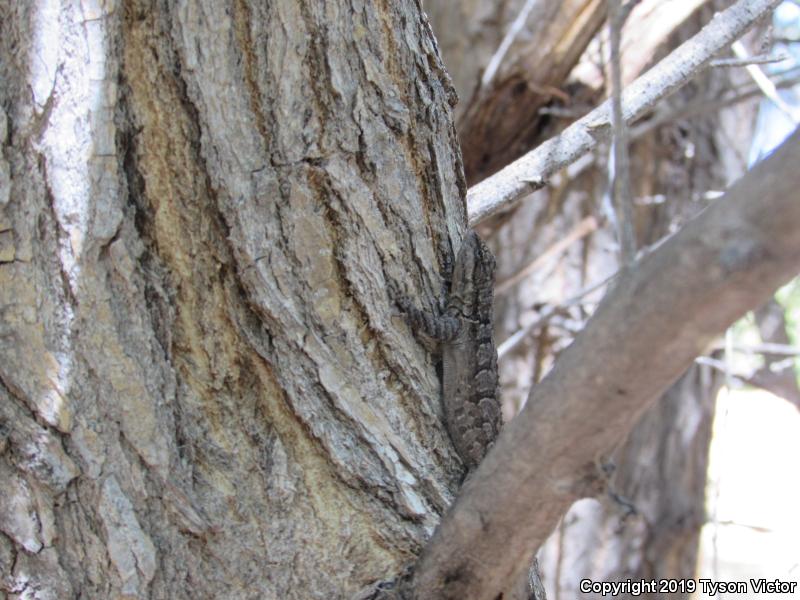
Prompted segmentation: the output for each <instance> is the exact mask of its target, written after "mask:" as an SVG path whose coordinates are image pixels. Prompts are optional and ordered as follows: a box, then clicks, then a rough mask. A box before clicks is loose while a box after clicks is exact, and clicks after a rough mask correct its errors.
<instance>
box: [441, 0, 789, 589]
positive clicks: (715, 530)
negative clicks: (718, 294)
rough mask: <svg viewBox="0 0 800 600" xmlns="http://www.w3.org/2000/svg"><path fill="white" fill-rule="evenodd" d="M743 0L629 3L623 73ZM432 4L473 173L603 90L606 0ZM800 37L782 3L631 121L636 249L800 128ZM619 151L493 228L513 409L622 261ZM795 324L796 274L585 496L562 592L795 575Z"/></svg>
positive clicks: (732, 333)
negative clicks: (615, 166)
mask: <svg viewBox="0 0 800 600" xmlns="http://www.w3.org/2000/svg"><path fill="white" fill-rule="evenodd" d="M731 4H732V2H722V1H717V0H710V1H709V0H642V1H638V2H637V1H629V2H628V3H623V6H622V10H623V12H624V13H625V15H626V17H627V18H626V20H625V24H624V27H623V28H622V32H621V69H622V80H623V84H624V85H627V84H629V83H630V82H631V81H633V80H635V79H636V78H637V77H638V76H639V75H641V74H642V73H643V72H645V71H646V70H647V69H649V68H650V67H651V66H652V65H654V64H656V63H657V62H658V61H659V60H661V59H662V58H664V57H665V56H667V55H668V54H669V53H670V52H671V51H672V50H673V49H674V48H676V47H677V46H678V45H680V44H681V43H682V42H683V41H685V40H687V39H689V38H690V37H691V36H693V35H694V34H695V33H697V31H699V29H700V28H701V27H702V26H703V25H704V24H706V23H708V21H709V20H710V19H711V17H712V16H713V14H714V13H715V11H719V10H722V9H724V8H726V7H727V6H729V5H731ZM425 10H426V12H427V13H428V16H429V18H430V21H431V24H432V26H433V28H434V32H435V34H436V37H437V39H438V42H439V45H440V50H441V52H442V54H443V57H444V60H445V64H446V65H447V68H448V70H449V72H450V75H451V77H452V79H453V82H454V85H455V87H456V89H457V92H458V95H459V99H460V100H459V103H458V105H457V106H456V108H455V112H456V118H457V124H458V129H459V136H460V138H461V143H462V151H463V159H464V166H465V170H466V175H467V179H468V181H469V183H470V185H473V184H475V183H477V182H479V181H481V180H482V179H484V178H485V177H487V176H489V175H491V174H492V173H494V172H496V171H497V170H499V169H500V168H502V167H503V166H505V165H506V164H508V163H509V162H511V161H512V160H514V159H515V158H517V157H519V156H521V155H522V154H524V153H525V152H527V151H528V150H530V149H532V148H534V147H536V146H537V145H539V144H540V143H541V142H543V141H545V140H547V139H548V138H550V137H552V136H554V135H556V134H558V133H559V132H560V131H562V130H563V129H564V128H565V127H567V126H568V125H569V124H570V123H572V122H573V121H575V120H576V119H578V118H580V117H581V116H583V115H584V114H586V113H587V112H588V111H589V110H590V109H591V108H593V107H595V106H596V105H597V104H599V103H600V102H602V101H603V100H604V99H605V98H606V97H607V96H608V95H609V93H610V85H609V81H610V75H609V73H610V71H609V59H608V57H609V37H608V35H609V34H608V30H607V28H606V27H605V19H606V6H605V3H602V2H596V1H592V0H563V1H557V2H556V1H550V0H507V1H502V0H498V1H495V2H486V1H483V0H458V1H453V2H447V3H444V2H430V1H429V2H426V3H425ZM799 40H800V6H798V3H797V2H793V1H786V2H783V4H781V5H780V6H779V8H778V10H777V11H776V12H775V13H774V15H771V16H770V18H767V19H764V20H763V21H762V22H761V23H760V24H759V25H758V26H757V27H756V28H754V29H753V30H752V31H751V32H750V33H749V34H748V35H747V36H746V37H745V38H743V39H742V40H740V41H739V42H737V43H736V44H734V45H733V47H731V48H730V49H729V51H728V52H727V53H725V54H723V55H721V56H719V57H718V60H717V62H715V63H713V64H712V65H711V66H710V67H709V68H707V69H705V70H703V71H702V72H701V73H700V74H699V75H698V76H697V77H696V78H695V79H694V80H693V82H692V83H691V84H690V85H688V86H686V87H684V88H682V89H681V90H679V91H678V92H677V93H676V94H674V95H673V96H671V97H670V98H668V99H667V100H665V101H663V102H662V103H660V104H659V105H658V106H657V107H656V108H655V109H654V110H653V111H652V112H651V113H650V114H648V115H647V116H646V117H645V118H643V119H641V120H640V121H638V122H636V123H634V124H633V125H632V126H631V127H630V128H629V131H628V135H629V139H630V149H629V153H630V159H629V162H630V179H631V184H630V185H631V196H632V200H633V225H634V232H635V238H636V248H637V249H638V250H639V252H647V250H648V248H651V247H653V246H654V245H657V244H659V243H660V242H661V241H663V240H664V239H665V238H666V237H667V236H669V235H670V234H671V233H673V232H674V231H676V230H677V229H678V228H679V227H680V226H681V225H682V224H683V223H685V222H686V221H687V220H688V219H691V218H692V216H694V215H695V214H697V213H698V212H699V211H701V210H702V209H703V208H704V207H705V206H707V205H708V203H709V202H710V201H712V200H713V199H715V198H717V197H719V196H720V195H721V194H722V192H723V191H724V190H725V188H726V187H727V186H728V185H729V184H730V183H731V182H733V181H735V180H736V179H738V178H739V177H741V176H742V174H743V173H744V172H745V171H746V170H747V169H748V168H749V166H751V165H752V164H753V163H754V162H755V161H757V160H758V159H759V158H760V157H763V156H764V155H766V154H768V153H769V152H770V151H771V150H772V149H773V148H774V147H775V146H776V145H777V144H779V143H780V142H781V140H782V139H783V138H784V137H786V136H787V135H788V134H789V133H791V132H792V131H793V130H794V129H795V128H796V127H797V123H798V117H799V115H800V102H799V101H798V99H799V96H798V92H797V89H798V88H797V82H798V80H799V79H798V78H800V62H798V59H799V58H800V55H799V54H798V41H799ZM609 151H610V149H609V147H608V146H605V147H600V148H599V149H598V150H597V151H596V152H594V153H593V154H591V155H589V156H585V157H583V158H582V159H580V160H579V161H578V162H576V163H574V164H573V165H571V166H570V167H569V168H567V169H565V170H564V171H562V172H561V173H559V174H558V175H557V176H556V177H555V178H553V179H552V180H551V181H550V182H548V183H549V185H547V186H546V187H545V188H544V189H542V190H540V191H537V192H535V193H534V194H533V197H532V198H529V199H528V200H527V201H525V202H523V203H521V204H520V205H518V207H517V208H515V209H512V210H509V211H507V212H506V213H505V214H502V215H499V216H497V217H495V218H493V219H492V220H491V221H490V222H489V223H486V224H482V225H481V228H480V233H481V235H482V236H483V237H484V239H487V240H489V241H490V243H491V245H492V248H493V250H494V252H495V255H496V256H497V258H498V280H497V287H496V309H495V310H496V324H497V325H496V326H497V332H496V337H497V341H498V346H499V350H500V370H501V382H502V386H503V389H502V397H503V399H504V403H505V406H504V411H505V417H506V419H509V418H512V417H513V415H514V414H516V413H517V412H518V411H519V410H520V408H521V407H522V406H523V404H524V402H525V399H526V398H527V396H528V393H529V392H530V389H531V387H532V386H535V385H536V383H537V381H539V380H540V379H541V378H542V376H543V375H544V374H545V373H546V372H547V371H548V369H549V368H550V366H551V365H552V364H553V361H554V359H555V358H556V357H557V356H558V354H559V353H560V352H561V351H562V350H563V349H564V348H565V347H566V346H568V345H569V344H570V343H571V341H572V339H573V338H574V336H575V335H576V334H577V333H578V332H579V331H580V330H581V329H582V327H583V325H584V323H585V322H586V320H587V318H588V317H589V316H590V315H591V313H592V311H593V310H594V308H595V306H596V304H597V302H598V301H599V299H600V298H601V297H602V295H603V293H604V291H605V288H606V286H607V285H608V283H609V282H610V281H612V280H613V275H614V273H615V272H616V271H617V269H618V268H619V244H618V242H617V238H616V235H615V228H614V223H615V222H616V221H617V218H618V216H617V215H616V214H615V211H614V208H613V207H612V202H611V201H610V197H609V196H610V193H609V190H610V184H609V178H610V173H609V171H610V169H609V159H608V156H609ZM753 202H758V198H753ZM798 319H800V286H799V285H798V282H797V281H794V282H792V283H790V284H789V285H787V286H785V287H784V288H783V289H782V290H780V292H779V293H778V294H777V295H776V296H775V298H774V299H773V300H772V301H770V302H769V303H768V304H767V305H765V306H763V307H762V308H760V309H759V310H757V311H755V312H753V313H752V314H750V315H748V316H747V317H746V318H744V319H743V320H742V321H741V322H739V323H737V324H736V325H735V326H734V327H732V328H731V329H730V330H729V332H728V333H727V335H726V336H724V339H719V340H716V341H715V342H714V343H712V344H711V345H710V346H709V347H708V348H707V350H706V352H705V353H704V355H703V356H702V357H699V358H698V359H697V361H696V363H695V365H694V366H693V367H692V368H691V369H690V370H689V371H688V372H687V373H686V374H685V375H684V376H683V378H681V379H680V380H679V381H678V382H677V383H676V384H675V385H674V386H673V388H672V389H671V390H670V391H669V392H668V393H667V394H666V395H665V397H664V398H663V399H662V401H661V402H659V403H658V404H657V405H655V406H654V407H653V408H652V410H650V411H649V412H648V413H647V414H646V415H644V417H643V418H642V419H641V421H640V423H639V424H638V426H637V428H636V429H635V430H634V431H633V432H632V433H631V435H630V436H629V438H628V439H627V440H626V441H625V442H624V443H623V444H621V445H620V446H619V447H618V448H617V451H616V453H615V456H614V460H613V464H614V470H613V475H612V476H611V478H610V481H609V485H608V490H607V494H606V495H605V497H604V498H603V499H602V500H600V501H598V500H582V501H579V502H577V503H576V504H575V505H574V506H573V507H572V509H571V510H570V511H569V512H568V514H567V515H566V516H565V517H564V518H563V520H562V521H561V523H560V524H559V526H558V527H557V528H556V530H555V531H554V532H553V534H552V536H551V538H550V540H549V541H548V543H547V544H546V545H545V547H543V548H542V550H541V552H540V554H539V561H540V568H541V571H542V577H543V580H544V583H545V586H546V588H547V592H548V597H549V598H551V599H552V600H558V599H561V598H575V597H589V595H588V594H581V593H580V592H579V591H578V584H579V582H580V580H581V579H583V578H590V579H594V580H605V581H612V580H614V581H619V580H625V579H627V578H632V579H639V578H645V579H651V578H656V579H659V578H660V579H665V578H686V577H694V578H699V577H704V578H709V579H712V580H714V581H731V580H746V579H748V578H750V577H766V578H767V579H775V578H778V579H781V580H784V581H800V518H799V517H798V515H797V509H796V507H797V506H800V478H798V476H797V473H798V460H797V457H798V455H799V454H800V453H799V452H798V450H800V415H798V409H800V392H799V391H798V360H797V357H798V340H797V331H798V328H797V324H798ZM598 415H602V406H598ZM532 510H535V507H532ZM671 597H680V594H674V595H671ZM695 597H697V598H702V597H707V596H706V595H703V594H696V595H695ZM726 597H746V596H744V595H740V596H735V595H728V596H726ZM753 597H755V596H753ZM759 597H764V595H759ZM781 597H783V598H787V597H800V595H798V594H795V595H794V596H789V595H786V594H784V595H782V596H781Z"/></svg>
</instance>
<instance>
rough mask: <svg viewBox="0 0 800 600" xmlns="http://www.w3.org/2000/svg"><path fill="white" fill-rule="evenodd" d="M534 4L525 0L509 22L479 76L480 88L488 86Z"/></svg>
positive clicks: (530, 0)
mask: <svg viewBox="0 0 800 600" xmlns="http://www.w3.org/2000/svg"><path fill="white" fill-rule="evenodd" d="M535 5H536V0H527V2H525V6H523V7H522V9H521V10H520V11H519V14H517V18H516V19H514V22H513V23H511V26H510V27H509V28H508V31H507V32H506V35H505V37H503V41H502V42H500V45H499V46H498V47H497V50H496V51H495V53H494V54H493V55H492V58H491V59H489V64H487V65H486V70H485V71H484V72H483V77H481V88H486V87H488V85H489V84H490V83H491V82H492V79H494V76H495V74H496V73H497V69H499V68H500V63H502V62H503V58H505V56H506V53H507V52H508V49H509V48H510V47H511V44H513V43H514V40H515V39H516V38H517V36H518V35H519V32H520V31H522V28H523V27H524V26H525V21H526V20H527V19H528V15H529V14H530V13H531V10H532V9H533V7H534V6H535Z"/></svg>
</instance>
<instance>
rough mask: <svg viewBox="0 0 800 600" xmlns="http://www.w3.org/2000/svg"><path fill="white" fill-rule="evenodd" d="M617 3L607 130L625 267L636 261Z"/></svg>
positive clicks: (611, 13) (611, 15) (615, 3)
mask: <svg viewBox="0 0 800 600" xmlns="http://www.w3.org/2000/svg"><path fill="white" fill-rule="evenodd" d="M620 1H621V0H608V28H609V46H610V50H611V57H610V59H611V60H610V63H611V64H610V67H611V130H612V136H611V139H612V144H611V149H612V160H610V161H609V171H610V176H609V179H610V184H611V186H610V187H611V191H612V199H611V205H612V206H613V207H614V211H615V213H616V221H617V223H616V224H617V239H618V240H619V246H620V258H621V260H620V262H621V263H622V264H623V265H629V264H631V263H633V261H634V260H635V259H636V239H635V237H634V232H633V205H632V200H631V185H630V172H629V171H630V166H629V162H628V128H627V126H626V124H625V119H624V117H623V116H622V61H621V59H620V51H619V47H620V39H621V37H622V25H623V23H624V22H623V20H622V11H621V9H620Z"/></svg>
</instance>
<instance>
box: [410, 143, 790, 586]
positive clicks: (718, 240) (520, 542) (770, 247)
mask: <svg viewBox="0 0 800 600" xmlns="http://www.w3.org/2000/svg"><path fill="white" fill-rule="evenodd" d="M798 164H800V131H798V132H795V133H794V134H793V135H792V136H791V138H789V140H788V141H786V142H785V143H784V144H783V145H782V146H781V147H780V148H779V149H778V150H777V151H776V152H775V153H774V154H773V155H772V156H770V157H768V158H767V159H765V160H764V161H763V162H761V163H759V164H758V165H757V166H756V167H755V168H754V169H753V170H752V171H751V172H750V173H748V174H747V175H746V176H745V177H743V178H742V179H741V180H739V181H738V182H737V183H736V184H735V185H734V186H733V187H732V188H731V189H730V190H729V191H728V192H727V193H726V194H725V195H724V196H723V197H722V198H720V199H718V200H717V201H715V202H714V203H713V204H712V205H711V206H710V207H709V208H708V209H707V210H705V211H704V212H702V213H701V214H700V215H699V216H698V217H697V218H695V219H694V220H693V221H691V222H690V223H689V224H687V225H686V226H685V227H684V228H683V229H682V230H681V231H680V232H678V233H677V234H676V235H674V236H673V237H672V238H670V239H669V240H667V241H666V242H665V243H664V244H663V245H661V246H660V247H659V248H658V249H656V250H655V251H653V252H652V253H651V254H649V255H647V256H645V257H644V258H643V259H642V260H640V261H639V262H638V263H636V265H635V268H633V269H629V270H628V271H627V272H623V273H621V275H620V279H619V281H618V282H617V284H616V285H615V286H614V288H613V289H612V290H611V291H610V292H609V293H608V295H607V296H606V298H605V299H604V300H603V302H602V303H601V305H600V306H599V307H598V309H597V312H596V313H595V314H594V316H593V317H592V318H591V319H590V321H589V323H588V324H587V326H586V328H585V329H584V331H583V332H582V333H581V335H580V336H579V337H578V338H577V339H576V341H575V342H574V343H573V344H572V346H571V347H569V348H568V349H567V350H565V351H564V352H563V353H562V355H561V357H560V358H559V360H558V361H557V363H556V365H555V367H554V368H553V370H552V371H551V372H550V374H549V375H548V376H547V377H545V378H544V379H543V380H542V382H541V383H540V384H539V385H537V386H536V387H535V388H534V389H533V391H532V392H531V396H530V399H529V400H528V403H527V404H526V406H525V408H524V409H523V411H522V412H521V413H520V414H519V416H517V417H516V418H515V419H514V420H513V421H511V423H509V424H508V425H506V427H505V428H504V430H503V432H502V434H501V435H500V438H499V439H498V440H497V443H496V444H495V446H494V447H493V448H492V450H491V451H490V452H489V454H488V455H487V457H486V458H485V459H484V461H483V462H482V463H481V465H480V466H479V467H478V469H477V471H476V472H475V473H474V474H473V476H472V477H471V478H470V479H469V480H468V481H467V482H466V484H465V485H464V487H463V489H462V491H461V494H460V495H459V497H458V499H457V501H456V503H455V504H454V505H453V506H452V507H451V509H450V511H449V512H448V513H447V515H446V516H445V518H444V519H443V521H442V523H441V524H440V526H439V528H438V529H437V531H436V533H435V534H434V536H433V538H432V539H431V541H430V543H429V544H428V546H427V547H426V549H425V551H424V552H423V554H422V557H421V558H420V562H419V564H418V567H417V570H416V573H415V576H414V589H415V591H416V598H419V599H428V598H431V599H432V598H464V599H472V598H478V599H489V598H496V597H497V596H498V593H500V592H501V591H504V590H505V589H506V588H507V586H508V585H510V582H514V581H517V580H518V577H519V576H520V573H521V572H522V571H523V570H524V569H527V568H528V567H529V564H528V562H527V561H528V559H529V558H530V556H531V554H532V552H533V551H535V550H536V549H537V548H538V547H539V546H540V545H541V544H542V542H543V541H544V540H545V539H546V538H547V536H548V534H549V533H550V532H551V531H552V529H553V527H554V526H555V525H556V523H557V522H558V519H559V518H560V517H561V515H562V514H563V513H564V511H565V510H566V509H567V507H569V505H570V504H571V503H572V502H573V501H574V500H575V499H577V498H580V497H582V496H586V495H593V494H594V493H597V491H598V490H597V483H598V480H597V467H596V465H597V464H599V463H602V461H603V460H604V458H605V457H606V456H607V455H608V453H609V452H610V451H611V449H612V448H613V447H614V445H615V444H616V443H618V442H619V440H620V439H622V438H623V436H624V435H626V434H627V433H628V431H629V430H630V429H631V428H632V426H633V425H634V424H635V423H636V421H637V419H638V418H639V416H640V415H641V414H642V412H643V411H644V410H645V409H646V408H647V407H648V406H649V405H650V404H651V403H652V402H653V401H655V399H657V398H659V397H660V396H661V394H662V393H663V392H664V391H665V390H666V389H667V388H668V387H669V386H670V385H671V384H672V382H674V381H675V380H676V379H677V378H678V377H679V376H680V375H681V373H683V372H684V371H685V370H686V368H687V367H688V366H689V365H690V364H691V362H692V360H693V359H694V357H695V356H697V354H698V353H700V352H701V351H702V349H703V348H704V347H706V346H707V344H708V342H709V340H710V339H711V338H713V337H714V336H716V335H718V334H719V333H720V332H721V331H723V330H724V329H725V328H726V327H727V326H728V325H730V324H731V323H732V322H733V321H734V320H735V319H737V318H738V317H739V316H740V315H742V313H744V312H745V311H747V310H749V309H752V308H755V307H757V306H759V305H761V304H762V303H763V302H764V301H766V300H767V298H769V297H770V295H771V293H772V291H773V290H774V289H775V288H777V287H778V286H779V285H781V284H782V283H784V282H785V281H787V280H788V279H789V278H791V277H792V276H793V275H795V274H796V273H797V271H798V268H799V267H800V202H798V201H797V189H798V187H800V169H798V168H797V165H798Z"/></svg>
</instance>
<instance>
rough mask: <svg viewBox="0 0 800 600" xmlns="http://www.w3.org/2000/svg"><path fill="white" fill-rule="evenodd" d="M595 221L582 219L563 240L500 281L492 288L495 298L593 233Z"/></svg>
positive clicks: (593, 219) (591, 218)
mask: <svg viewBox="0 0 800 600" xmlns="http://www.w3.org/2000/svg"><path fill="white" fill-rule="evenodd" d="M598 225H599V224H598V222H597V219H596V218H595V217H593V216H588V217H586V218H585V219H582V220H581V221H580V223H578V224H577V225H575V227H573V228H572V230H570V232H569V233H567V235H565V236H564V237H563V238H561V239H560V240H558V241H557V242H556V243H554V244H552V245H551V246H550V247H549V248H547V249H546V250H545V251H544V252H542V253H541V254H540V255H539V256H537V257H536V258H535V259H533V260H532V261H531V262H530V263H528V264H527V265H526V266H525V268H523V269H520V270H519V271H517V272H516V273H514V274H513V275H512V276H511V277H509V278H507V279H504V280H503V281H500V282H499V283H498V284H497V285H496V286H495V288H494V294H495V296H502V295H503V294H505V293H506V292H508V290H510V289H511V288H512V287H514V285H516V284H517V283H519V282H520V281H522V280H523V279H525V278H526V277H527V276H528V275H530V274H531V273H533V272H534V271H536V269H538V268H539V267H540V266H542V264H543V263H545V262H546V261H548V260H549V259H551V258H553V257H554V256H558V255H559V254H561V253H562V252H564V250H566V249H567V248H569V247H570V246H571V245H572V244H573V243H575V242H577V241H578V240H580V239H583V238H584V237H586V236H587V235H589V234H590V233H592V232H593V231H595V230H596V229H597V227H598Z"/></svg>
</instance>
